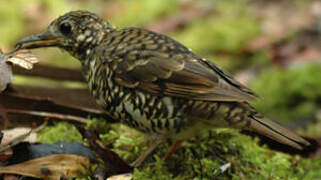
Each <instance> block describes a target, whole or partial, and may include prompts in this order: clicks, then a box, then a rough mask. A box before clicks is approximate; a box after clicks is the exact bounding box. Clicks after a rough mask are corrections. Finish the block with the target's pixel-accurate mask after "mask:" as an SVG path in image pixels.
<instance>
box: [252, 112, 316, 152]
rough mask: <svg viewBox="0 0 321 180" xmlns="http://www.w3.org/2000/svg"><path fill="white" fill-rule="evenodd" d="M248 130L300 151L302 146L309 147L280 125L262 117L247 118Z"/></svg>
mask: <svg viewBox="0 0 321 180" xmlns="http://www.w3.org/2000/svg"><path fill="white" fill-rule="evenodd" d="M249 118H250V123H249V129H251V130H252V131H255V132H257V133H259V134H262V135H264V136H267V137H269V138H271V139H273V140H275V141H277V142H280V143H282V144H286V145H289V146H291V147H294V148H296V149H299V150H302V149H303V147H304V146H308V145H310V143H309V142H308V141H306V140H305V139H303V138H302V137H300V136H299V135H297V134H295V133H294V132H291V131H290V130H288V129H286V128H284V127H282V126H281V125H279V124H277V123H275V122H273V121H271V120H269V119H267V118H264V117H260V116H259V117H257V116H249Z"/></svg>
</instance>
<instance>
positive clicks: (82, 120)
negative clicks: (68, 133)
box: [7, 109, 87, 124]
mask: <svg viewBox="0 0 321 180" xmlns="http://www.w3.org/2000/svg"><path fill="white" fill-rule="evenodd" d="M7 112H8V113H18V114H28V115H34V116H41V117H50V118H56V119H63V120H70V121H76V122H78V123H82V124H86V123H87V119H86V118H82V117H78V116H72V115H65V114H58V113H51V112H43V111H28V110H21V109H7Z"/></svg>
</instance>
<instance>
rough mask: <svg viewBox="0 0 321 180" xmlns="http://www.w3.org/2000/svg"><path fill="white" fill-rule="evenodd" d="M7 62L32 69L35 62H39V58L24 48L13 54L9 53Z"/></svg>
mask: <svg viewBox="0 0 321 180" xmlns="http://www.w3.org/2000/svg"><path fill="white" fill-rule="evenodd" d="M7 62H11V63H12V64H14V65H18V66H20V67H22V68H25V69H28V70H30V69H32V68H33V64H35V63H38V62H39V60H38V58H37V57H36V56H35V55H33V54H31V52H30V51H28V50H25V49H24V50H19V51H17V52H14V53H12V54H11V55H10V54H9V58H8V59H7Z"/></svg>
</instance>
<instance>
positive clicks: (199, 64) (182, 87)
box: [102, 31, 257, 101]
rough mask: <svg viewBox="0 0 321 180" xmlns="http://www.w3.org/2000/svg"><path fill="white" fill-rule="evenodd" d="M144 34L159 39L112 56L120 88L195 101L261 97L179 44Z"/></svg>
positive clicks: (120, 51)
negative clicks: (135, 89)
mask: <svg viewBox="0 0 321 180" xmlns="http://www.w3.org/2000/svg"><path fill="white" fill-rule="evenodd" d="M143 33H147V34H148V35H150V34H152V35H151V36H158V37H157V38H154V40H150V39H153V38H148V40H143V41H140V42H141V43H140V44H139V43H136V44H135V43H132V44H131V43H130V41H129V42H126V43H125V44H120V45H118V48H119V47H124V49H123V50H122V49H121V48H120V49H118V50H115V49H113V53H112V56H108V57H109V58H111V57H112V59H109V61H112V62H113V63H115V62H117V63H115V64H116V65H115V66H114V68H115V72H116V74H115V76H114V80H115V81H116V82H117V83H118V84H119V85H122V86H124V87H127V88H137V89H139V90H141V91H145V92H148V93H151V94H155V95H167V96H173V97H181V98H188V99H194V100H206V101H253V100H255V99H256V97H257V96H256V95H255V93H254V92H253V91H251V90H250V89H248V88H247V87H245V86H243V85H242V84H240V83H239V82H238V81H236V80H235V79H233V78H232V77H231V76H229V75H228V74H227V73H225V72H223V71H222V70H221V69H219V68H218V67H217V66H216V65H214V64H213V63H211V62H208V61H206V60H204V59H201V58H199V57H197V56H196V55H195V54H193V53H192V52H190V50H188V49H187V48H185V47H184V46H183V45H181V44H179V43H178V42H176V41H174V40H172V39H170V38H168V37H166V36H163V35H159V34H156V33H152V32H149V31H145V32H143ZM123 34H125V33H123ZM148 35H145V36H143V37H148ZM126 49H127V50H126ZM102 51H103V49H102ZM105 53H106V49H105ZM108 53H110V52H108ZM105 57H106V56H105Z"/></svg>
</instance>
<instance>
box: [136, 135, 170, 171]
mask: <svg viewBox="0 0 321 180" xmlns="http://www.w3.org/2000/svg"><path fill="white" fill-rule="evenodd" d="M165 140H166V138H165V137H164V136H157V137H156V139H155V140H154V141H153V142H152V143H151V144H150V145H149V147H148V149H147V150H146V151H145V152H143V153H142V154H141V155H140V156H139V157H138V158H137V159H136V160H135V161H134V162H133V163H132V164H131V166H132V167H138V166H139V165H140V164H141V163H142V162H143V161H144V160H145V159H146V158H147V157H148V155H149V154H150V153H152V152H153V151H154V149H155V148H156V147H157V146H158V145H159V144H161V143H162V142H164V141H165Z"/></svg>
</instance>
